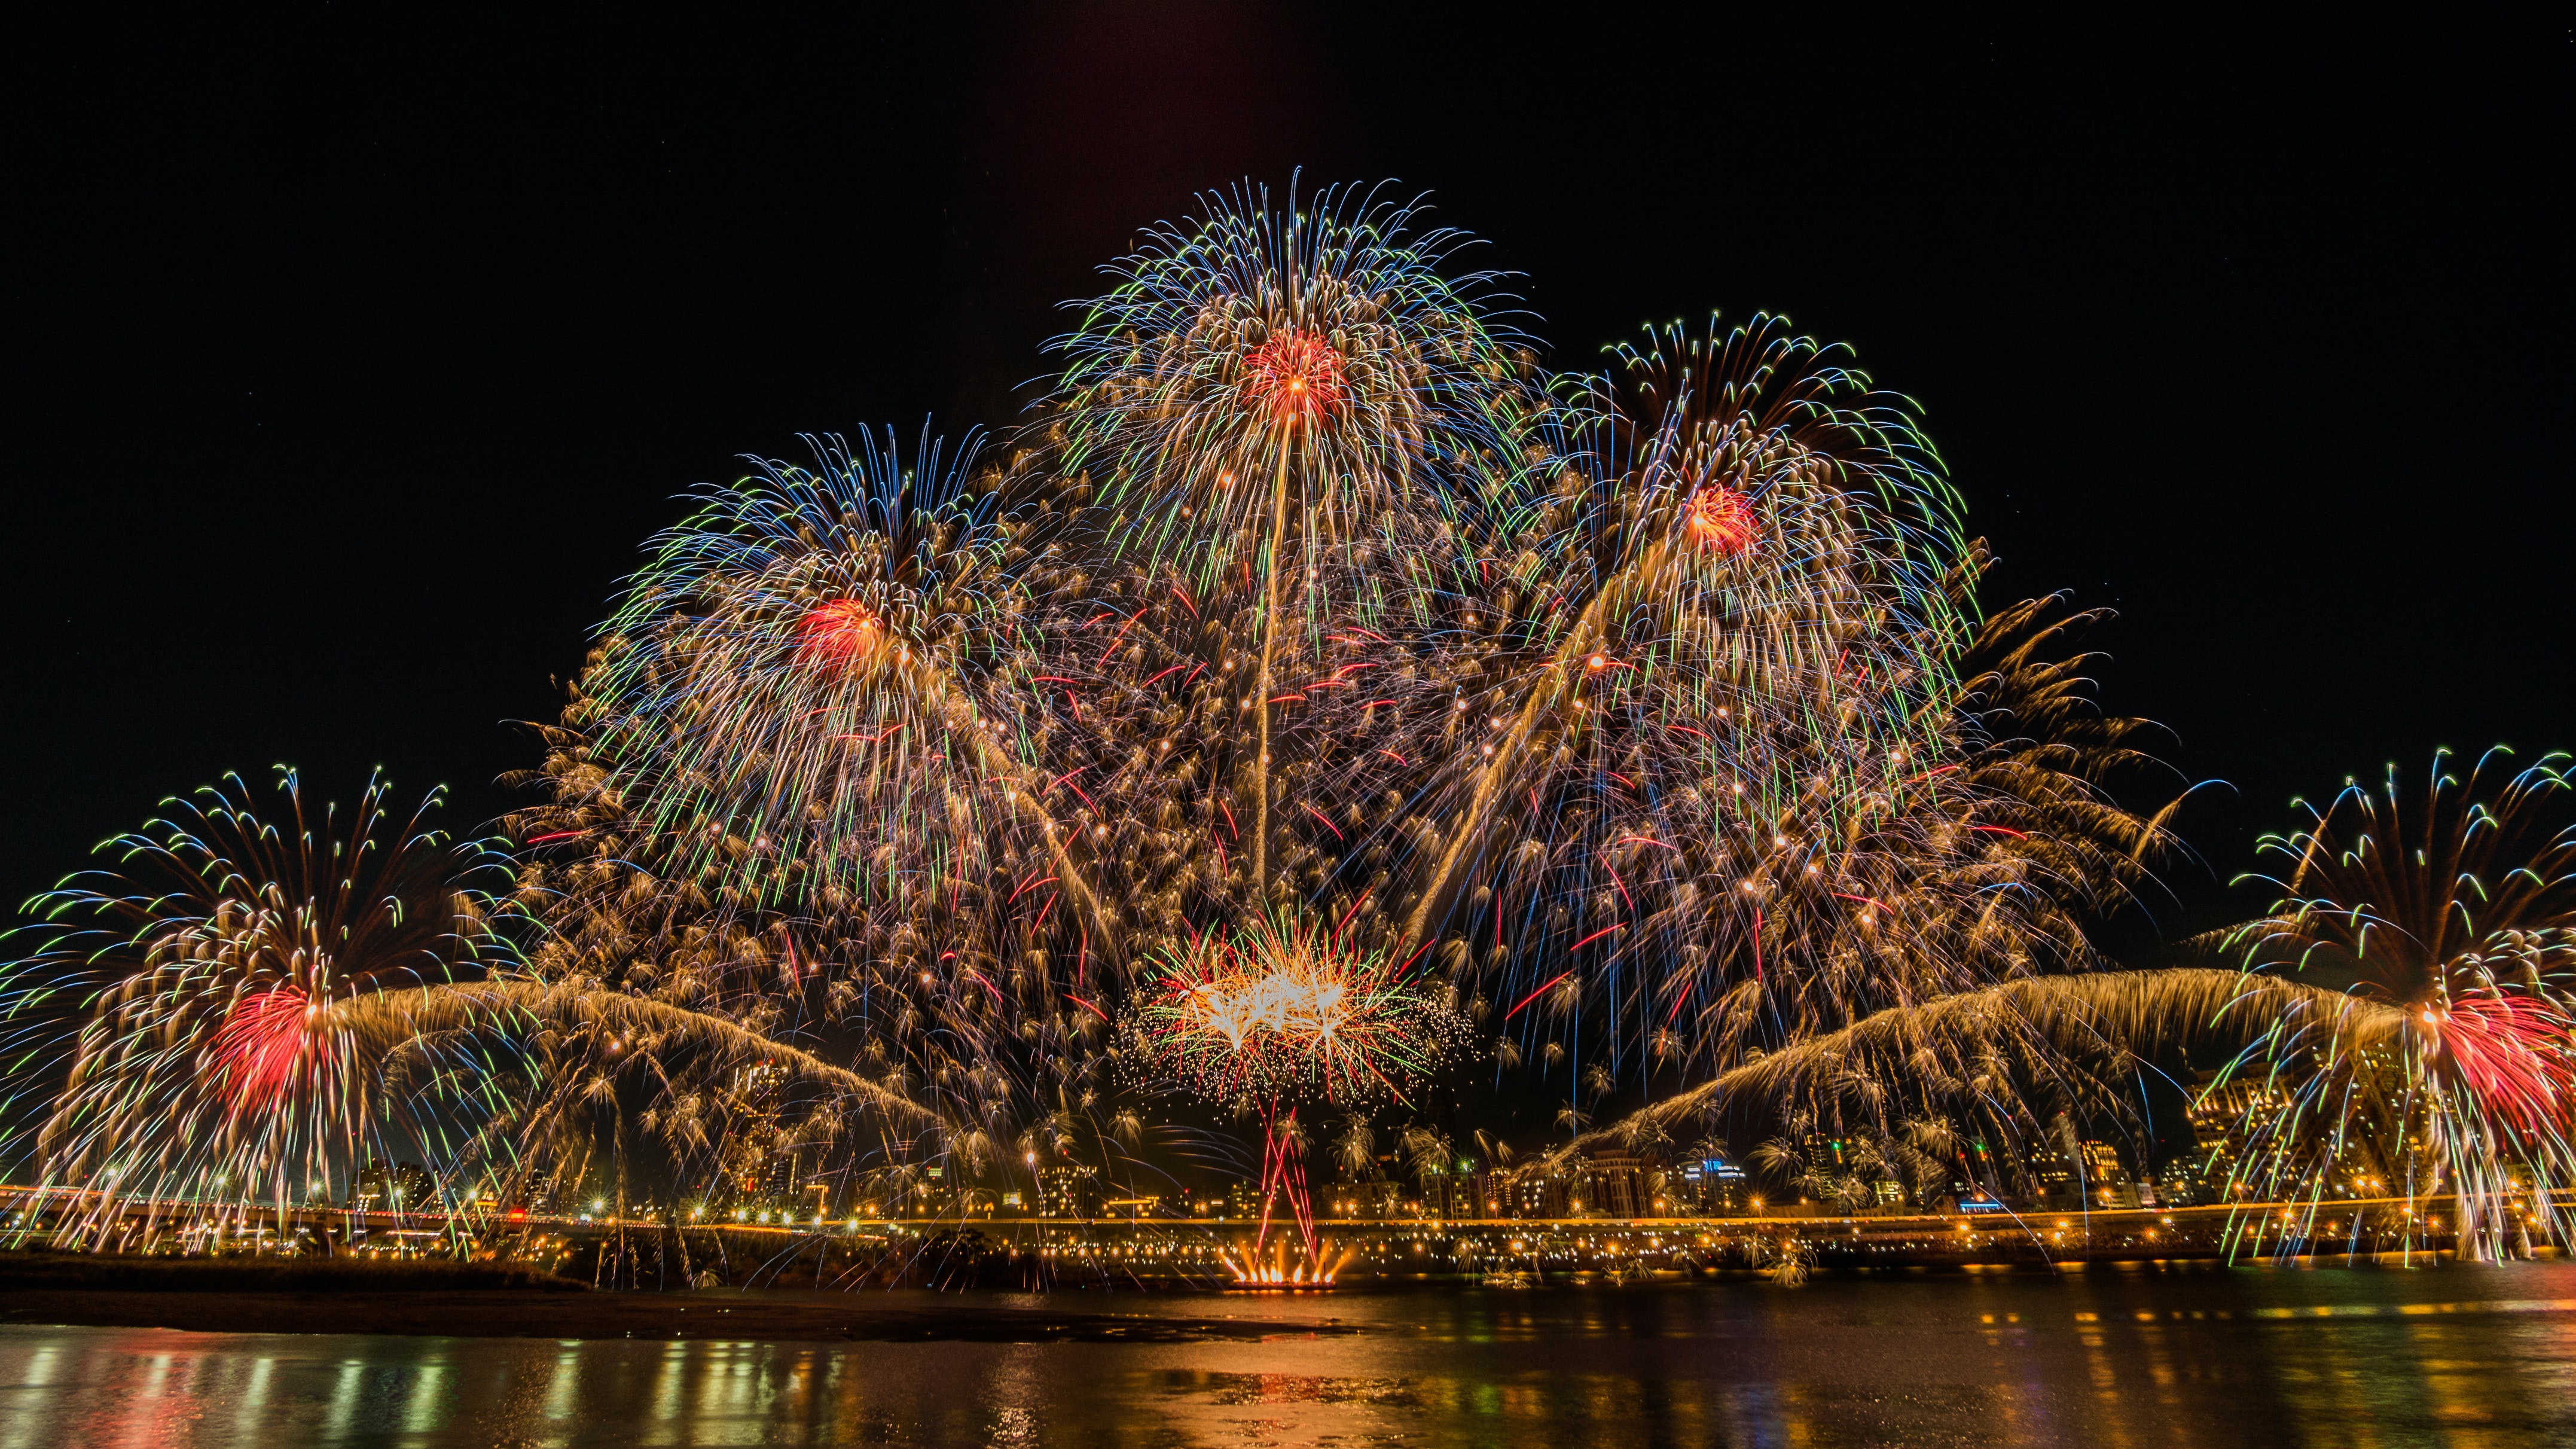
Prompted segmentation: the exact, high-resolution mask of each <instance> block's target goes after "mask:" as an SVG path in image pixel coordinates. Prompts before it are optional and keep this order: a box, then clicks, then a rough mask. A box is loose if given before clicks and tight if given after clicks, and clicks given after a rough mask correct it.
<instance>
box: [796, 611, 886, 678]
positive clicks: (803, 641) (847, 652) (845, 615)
mask: <svg viewBox="0 0 2576 1449" xmlns="http://www.w3.org/2000/svg"><path fill="white" fill-rule="evenodd" d="M796 635H797V648H798V650H799V652H801V653H804V654H806V655H809V656H811V657H813V658H815V659H819V660H822V661H824V662H826V663H832V664H850V663H854V662H856V661H858V660H860V659H864V658H866V657H867V656H868V655H870V654H873V653H875V652H876V647H877V645H878V644H880V643H882V642H883V641H884V639H885V625H883V624H881V623H879V622H878V621H877V616H876V615H874V614H872V613H869V612H868V606H867V605H865V604H862V603H860V602H859V601H858V600H856V599H827V600H825V601H823V602H822V603H820V604H817V605H815V606H814V607H813V608H811V609H809V610H807V611H806V613H805V618H804V620H803V622H801V623H799V624H798V625H797V626H796Z"/></svg>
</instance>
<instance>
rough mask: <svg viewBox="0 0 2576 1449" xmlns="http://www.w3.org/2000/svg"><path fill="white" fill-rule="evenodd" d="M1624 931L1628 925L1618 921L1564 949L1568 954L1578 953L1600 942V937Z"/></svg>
mask: <svg viewBox="0 0 2576 1449" xmlns="http://www.w3.org/2000/svg"><path fill="white" fill-rule="evenodd" d="M1626 929H1628V923H1627V922H1626V921H1620V922H1618V923H1616V924H1614V925H1608V926H1603V927H1602V928H1601V929H1600V930H1597V931H1595V932H1593V933H1592V934H1591V935H1589V936H1586V937H1584V938H1583V939H1582V940H1580V941H1577V942H1575V943H1574V944H1573V945H1571V946H1568V947H1566V948H1565V949H1566V950H1567V951H1569V952H1573V951H1580V950H1582V949H1583V948H1584V947H1586V946H1589V945H1591V944H1592V943H1593V942H1595V941H1598V940H1600V939H1601V938H1602V937H1604V936H1607V935H1609V934H1610V933H1611V932H1612V931H1624V930H1626Z"/></svg>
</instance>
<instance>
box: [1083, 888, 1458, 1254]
mask: <svg viewBox="0 0 2576 1449" xmlns="http://www.w3.org/2000/svg"><path fill="white" fill-rule="evenodd" d="M1408 964H1409V963H1402V962H1396V961H1391V960H1389V959H1388V958H1387V957H1386V955H1385V954H1384V953H1383V952H1376V951H1368V950H1363V949H1355V948H1352V947H1349V946H1345V945H1344V944H1343V943H1342V942H1341V940H1340V939H1339V933H1338V932H1337V931H1334V930H1331V929H1328V928H1326V927H1324V926H1322V925H1320V924H1318V923H1314V922H1309V921H1296V920H1282V919H1275V918H1274V919H1272V920H1268V921H1264V922H1262V923H1260V924H1259V925H1257V926H1254V927H1252V928H1250V929H1248V930H1245V931H1241V932H1238V933H1234V934H1231V935H1227V936H1222V937H1211V938H1209V939H1207V940H1204V941H1202V942H1199V943H1197V945H1196V948H1195V949H1192V950H1189V951H1187V952H1185V953H1183V954H1181V955H1180V956H1179V957H1177V958H1176V959H1174V960H1171V961H1169V962H1167V963H1165V964H1164V965H1163V967H1162V968H1161V969H1160V970H1158V971H1153V972H1150V973H1148V974H1147V975H1146V976H1145V977H1144V979H1142V980H1141V981H1140V982H1139V984H1138V986H1137V988H1136V991H1135V993H1134V996H1133V999H1132V1004H1131V1005H1130V1006H1129V1008H1128V1011H1127V1014H1126V1022H1125V1026H1126V1031H1125V1038H1126V1041H1127V1052H1126V1056H1127V1061H1128V1064H1129V1067H1130V1070H1131V1072H1132V1073H1133V1074H1134V1075H1135V1076H1136V1078H1137V1079H1138V1080H1139V1081H1140V1082H1146V1083H1154V1084H1163V1083H1174V1084H1177V1085H1179V1086H1180V1087H1181V1088H1182V1089H1183V1090H1185V1091H1188V1092H1191V1093H1193V1094H1195V1095H1197V1096H1199V1097H1201V1098H1203V1099H1205V1100H1208V1101H1211V1102H1218V1103H1228V1104H1237V1105H1240V1106H1243V1107H1245V1108H1247V1109H1248V1110H1251V1111H1253V1112H1256V1113H1258V1114H1259V1115H1260V1117H1261V1119H1262V1127H1263V1131H1262V1173H1261V1196H1262V1215H1261V1223H1260V1227H1259V1230H1258V1232H1257V1233H1256V1234H1255V1236H1254V1238H1253V1241H1252V1244H1251V1247H1250V1248H1249V1249H1248V1250H1247V1251H1246V1252H1245V1253H1244V1254H1243V1256H1242V1257H1241V1259H1240V1260H1239V1261H1238V1262H1237V1263H1236V1264H1235V1267H1236V1272H1237V1276H1238V1277H1241V1278H1243V1279H1245V1280H1247V1281H1253V1282H1263V1283H1276V1282H1279V1281H1282V1280H1283V1278H1284V1280H1285V1281H1288V1282H1291V1283H1329V1282H1330V1281H1331V1280H1332V1270H1331V1269H1330V1267H1329V1266H1328V1265H1326V1264H1325V1263H1324V1262H1323V1260H1322V1256H1321V1253H1320V1251H1319V1245H1318V1243H1317V1241H1316V1237H1315V1220H1314V1207H1313V1203H1312V1201H1311V1200H1310V1197H1309V1195H1308V1193H1307V1190H1306V1179H1305V1168H1304V1164H1303V1162H1302V1161H1301V1158H1302V1155H1303V1154H1302V1151H1301V1149H1300V1148H1299V1146H1298V1143H1299V1140H1300V1139H1299V1134H1298V1133H1297V1131H1296V1129H1295V1107H1296V1104H1298V1103H1299V1102H1301V1101H1321V1102H1328V1103H1331V1104H1333V1105H1335V1106H1339V1107H1342V1108H1345V1109H1348V1108H1352V1107H1357V1106H1362V1105H1364V1104H1366V1103H1368V1102H1370V1101H1371V1100H1375V1099H1381V1098H1383V1097H1390V1096H1391V1097H1395V1098H1398V1099H1401V1098H1402V1097H1403V1095H1404V1088H1405V1085H1406V1084H1408V1083H1410V1082H1412V1081H1415V1080H1418V1079H1420V1078H1421V1077H1423V1076H1425V1075H1427V1074H1429V1073H1430V1072H1432V1071H1433V1070H1435V1069H1436V1068H1437V1067H1438V1065H1439V1064H1440V1062H1441V1061H1442V1059H1443V1058H1444V1057H1445V1056H1447V1055H1448V1053H1449V1052H1450V1051H1451V1050H1452V1049H1453V1048H1454V1047H1455V1046H1456V1044H1457V1043H1458V1042H1459V1041H1460V1040H1461V1039H1462V1038H1463V1037H1464V1036H1465V1027H1466V1023H1465V1021H1464V1020H1463V1019H1462V1018H1460V1017H1459V1016H1458V1015H1457V1013H1455V1012H1454V1011H1452V1010H1451V1009H1449V1007H1448V1006H1447V1005H1445V1004H1444V1003H1443V1002H1442V1001H1440V1000H1439V999H1438V997H1437V996H1435V995H1433V994H1431V993H1430V992H1427V991H1426V990H1425V989H1424V983H1423V982H1422V981H1421V980H1420V979H1419V978H1418V976H1417V977H1416V978H1415V979H1413V980H1411V981H1408V980H1407V979H1406V978H1407V976H1408V972H1407V970H1406V966H1407V965H1408ZM1283 1205H1284V1206H1285V1207H1286V1208H1287V1209H1288V1210H1289V1212H1290V1213H1291V1214H1292V1215H1293V1216H1294V1218H1295V1220H1296V1224H1297V1228H1298V1232H1299V1235H1300V1237H1301V1239H1302V1240H1303V1246H1304V1249H1305V1254H1304V1259H1303V1261H1302V1262H1301V1263H1298V1264H1295V1265H1290V1266H1288V1267H1286V1268H1285V1269H1284V1270H1283V1268H1282V1266H1281V1265H1280V1264H1279V1263H1277V1262H1275V1261H1274V1260H1273V1257H1272V1255H1270V1254H1268V1253H1266V1252H1265V1251H1264V1248H1265V1246H1266V1243H1267V1239H1268V1237H1269V1232H1270V1220H1271V1215H1272V1213H1273V1211H1274V1210H1275V1209H1276V1208H1278V1207H1280V1206H1283Z"/></svg>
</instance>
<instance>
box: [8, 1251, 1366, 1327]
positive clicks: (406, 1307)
mask: <svg viewBox="0 0 2576 1449" xmlns="http://www.w3.org/2000/svg"><path fill="white" fill-rule="evenodd" d="M1247 1306H1250V1305H1247ZM1265 1306H1268V1305H1265ZM0 1324H11V1325H71V1326H80V1327H94V1328H175V1329H181V1330H184V1331H188V1332H195V1333H306V1334H311V1333H360V1334H398V1335H409V1336H423V1335H427V1336H439V1337H455V1338H554V1339H643V1340H664V1341H680V1340H723V1339H732V1340H762V1341H769V1340H811V1341H844V1342H847V1341H870V1342H888V1343H924V1342H938V1341H951V1342H963V1343H1065V1342H1083V1343H1193V1342H1206V1341H1211V1340H1220V1339H1233V1340H1260V1339H1267V1338H1276V1337H1281V1336H1288V1337H1301V1336H1310V1335H1314V1334H1319V1333H1321V1334H1338V1333H1347V1332H1350V1331H1352V1330H1350V1329H1349V1328H1348V1327H1346V1326H1344V1325H1341V1324H1339V1323H1337V1322H1335V1321H1333V1320H1331V1319H1328V1318H1323V1317H1321V1316H1318V1317H1316V1318H1311V1319H1309V1318H1298V1317H1283V1316H1268V1315H1264V1316H1260V1317H1255V1316H1251V1315H1249V1314H1247V1315H1245V1316H1243V1317H1204V1316H1200V1317H1171V1316H1165V1315H1158V1314H1146V1313H1102V1312H1086V1311H1075V1310H1071V1309H1067V1308H1063V1307H1060V1306H1051V1305H1049V1304H1047V1303H1046V1302H1045V1301H1044V1300H1038V1299H1031V1300H1027V1301H1026V1302H1024V1303H1015V1304H1005V1303H995V1302H992V1301H989V1300H988V1299H981V1298H975V1299H970V1298H965V1297H948V1296H944V1295H934V1294H930V1293H903V1294H887V1293H870V1292H858V1293H818V1294H811V1295H803V1294H799V1295H784V1294H781V1295H771V1294H763V1295H759V1296H750V1295H745V1294H742V1293H738V1292H734V1291H731V1290H708V1291H703V1292H680V1293H647V1292H610V1291H599V1290H593V1289H591V1288H590V1287H589V1286H588V1285H586V1284H581V1283H574V1282H569V1281H567V1280H564V1279H561V1278H555V1277H553V1276H552V1275H549V1274H543V1273H536V1272H532V1271H530V1270H527V1269H523V1268H512V1267H509V1266H508V1265H505V1264H473V1263H461V1264H364V1263H352V1264H337V1265H335V1264H332V1263H329V1262H321V1263H298V1262H286V1263H280V1262H277V1261H276V1260H267V1261H261V1260H257V1259H252V1260H246V1261H228V1260H222V1259H214V1260H204V1259H199V1260H187V1259H178V1260H170V1259H124V1260H120V1259H47V1258H43V1257H34V1258H13V1259H10V1260H7V1261H0Z"/></svg>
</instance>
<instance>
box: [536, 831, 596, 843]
mask: <svg viewBox="0 0 2576 1449" xmlns="http://www.w3.org/2000/svg"><path fill="white" fill-rule="evenodd" d="M589 833H590V832H589V831H587V830H554V831H548V832H547V833H546V834H544V835H531V836H529V837H528V838H527V839H526V840H524V841H522V842H520V843H521V844H523V845H543V844H545V843H546V842H547V841H550V840H570V839H572V838H573V837H574V836H576V835H588V834H589Z"/></svg>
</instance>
